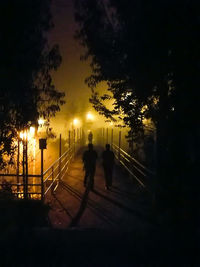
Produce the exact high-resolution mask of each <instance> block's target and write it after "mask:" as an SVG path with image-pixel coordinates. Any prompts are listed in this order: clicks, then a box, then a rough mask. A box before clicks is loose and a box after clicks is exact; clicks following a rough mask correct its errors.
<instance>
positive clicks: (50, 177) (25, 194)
mask: <svg viewBox="0 0 200 267" xmlns="http://www.w3.org/2000/svg"><path fill="white" fill-rule="evenodd" d="M74 140H75V139H74ZM80 141H81V140H80V139H77V140H76V142H71V143H70V146H69V148H68V149H67V150H66V151H65V152H64V153H63V154H62V155H61V156H60V157H59V158H58V159H57V160H56V161H55V162H54V163H53V164H52V165H51V166H50V167H49V168H48V169H47V170H46V171H44V172H43V151H42V150H41V157H42V160H41V174H38V175H37V174H19V173H17V174H5V173H0V190H3V191H4V192H7V193H12V195H13V196H15V197H17V198H31V199H41V200H44V198H45V197H46V195H47V194H48V193H52V192H53V191H55V190H56V188H57V186H58V184H59V181H60V180H61V179H62V178H63V176H64V175H65V173H66V172H67V169H68V166H69V163H70V161H71V160H72V159H73V157H74V155H75V153H76V151H77V149H78V147H79V145H80Z"/></svg>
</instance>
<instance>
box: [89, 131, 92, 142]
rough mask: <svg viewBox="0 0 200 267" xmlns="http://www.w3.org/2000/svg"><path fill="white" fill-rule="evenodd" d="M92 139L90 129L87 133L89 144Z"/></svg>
mask: <svg viewBox="0 0 200 267" xmlns="http://www.w3.org/2000/svg"><path fill="white" fill-rule="evenodd" d="M92 139H93V134H92V132H91V131H90V132H89V134H88V142H89V144H92Z"/></svg>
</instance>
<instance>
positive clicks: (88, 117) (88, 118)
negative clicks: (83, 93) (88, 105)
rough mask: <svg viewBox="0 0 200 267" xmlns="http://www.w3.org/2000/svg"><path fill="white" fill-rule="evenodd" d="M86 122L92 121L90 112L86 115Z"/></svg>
mask: <svg viewBox="0 0 200 267" xmlns="http://www.w3.org/2000/svg"><path fill="white" fill-rule="evenodd" d="M86 118H87V120H94V115H92V114H91V113H90V112H88V113H87V115H86Z"/></svg>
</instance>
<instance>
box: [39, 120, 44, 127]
mask: <svg viewBox="0 0 200 267" xmlns="http://www.w3.org/2000/svg"><path fill="white" fill-rule="evenodd" d="M38 124H39V126H42V125H43V124H44V120H43V119H42V118H40V119H39V120H38Z"/></svg>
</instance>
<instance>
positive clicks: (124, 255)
mask: <svg viewBox="0 0 200 267" xmlns="http://www.w3.org/2000/svg"><path fill="white" fill-rule="evenodd" d="M81 153H82V151H81ZM81 153H80V154H79V155H78V156H77V157H76V158H75V159H74V161H73V162H72V164H71V166H70V168H69V170H68V172H67V175H66V176H65V177H64V179H63V181H62V182H61V183H60V184H59V187H58V189H57V190H56V193H55V195H54V196H51V197H49V198H48V199H47V200H46V201H47V202H49V204H50V206H51V209H50V211H49V221H50V225H46V226H42V227H41V226H40V227H31V228H27V227H21V228H20V229H14V228H12V227H10V228H9V227H7V229H10V230H8V231H7V232H2V233H1V236H0V266H14V267H15V266H24V267H29V266H31V267H32V266H42V267H44V266H45V267H46V266H48V267H49V266H52V267H54V266H56V267H60V266H61V267H64V266H69V267H71V266H81V267H82V266H83V267H104V266H105V267H129V266H137V267H140V266H141V267H146V266H153V267H154V266H156V267H157V266H158V267H160V266H169V267H171V266H176V267H177V266H181V267H182V266H200V265H199V264H198V263H199V262H200V261H199V256H198V253H197V250H195V249H196V244H197V243H198V238H196V239H194V238H193V237H194V235H191V232H186V231H185V230H184V229H181V230H180V229H179V231H177V230H175V231H174V230H172V229H169V228H168V227H165V226H162V225H159V224H158V223H157V222H156V221H155V220H154V217H153V216H152V215H153V214H152V208H151V207H152V203H151V195H150V194H149V193H147V192H146V191H145V189H143V188H141V187H140V186H139V185H138V184H137V183H136V182H135V181H133V180H131V178H130V177H129V176H128V175H127V174H126V173H124V172H123V171H122V169H121V168H120V167H119V166H117V165H116V166H115V169H114V179H113V187H112V188H111V191H106V190H105V185H104V176H103V169H102V166H101V161H100V160H99V161H98V162H97V170H96V175H95V187H94V188H95V191H94V192H92V191H89V190H87V189H86V188H85V187H84V186H83V177H84V171H83V165H82V161H81ZM98 154H99V155H100V154H101V149H99V148H98ZM197 262H198V263H197Z"/></svg>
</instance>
